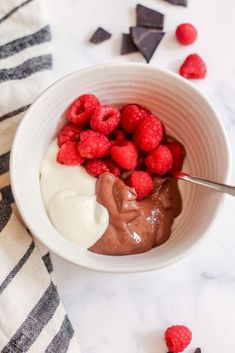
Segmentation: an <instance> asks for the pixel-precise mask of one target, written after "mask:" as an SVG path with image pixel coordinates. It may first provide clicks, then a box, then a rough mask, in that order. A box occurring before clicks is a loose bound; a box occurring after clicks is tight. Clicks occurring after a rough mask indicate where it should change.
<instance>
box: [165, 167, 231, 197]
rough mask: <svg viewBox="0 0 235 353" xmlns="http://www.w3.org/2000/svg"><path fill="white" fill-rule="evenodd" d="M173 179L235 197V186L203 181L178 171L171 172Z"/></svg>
mask: <svg viewBox="0 0 235 353" xmlns="http://www.w3.org/2000/svg"><path fill="white" fill-rule="evenodd" d="M171 177H173V178H176V179H180V180H184V181H187V182H189V183H193V184H198V185H201V186H205V187H207V188H210V189H213V190H215V191H219V192H223V193H225V194H229V195H232V196H235V186H231V185H225V184H220V183H216V182H214V181H210V180H206V179H201V178H198V177H195V176H191V175H189V174H186V173H183V172H177V171H173V172H171Z"/></svg>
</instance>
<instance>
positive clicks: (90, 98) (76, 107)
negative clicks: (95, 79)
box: [67, 94, 100, 125]
mask: <svg viewBox="0 0 235 353" xmlns="http://www.w3.org/2000/svg"><path fill="white" fill-rule="evenodd" d="M99 105H100V102H99V100H98V98H97V97H96V96H94V95H93V94H84V95H82V96H80V97H78V98H77V99H76V100H75V101H74V102H73V103H72V104H71V105H70V107H69V108H68V111H67V120H68V121H71V122H72V123H74V124H77V125H85V124H87V123H89V121H90V120H91V116H92V114H93V112H94V110H95V108H97V107H98V106H99Z"/></svg>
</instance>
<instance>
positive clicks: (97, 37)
mask: <svg viewBox="0 0 235 353" xmlns="http://www.w3.org/2000/svg"><path fill="white" fill-rule="evenodd" d="M111 37H112V34H111V33H109V32H107V31H106V30H105V29H103V28H102V27H99V28H97V30H96V31H95V33H93V35H92V36H91V39H90V42H91V43H93V44H99V43H102V42H104V41H105V40H107V39H109V38H111Z"/></svg>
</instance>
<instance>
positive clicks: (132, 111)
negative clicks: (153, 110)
mask: <svg viewBox="0 0 235 353" xmlns="http://www.w3.org/2000/svg"><path fill="white" fill-rule="evenodd" d="M149 113H150V112H149V110H147V109H145V108H143V107H141V106H140V105H137V104H128V105H126V106H125V107H124V108H123V109H122V111H121V126H122V128H123V130H125V131H126V132H128V133H133V131H134V129H135V128H136V126H137V124H138V123H139V121H140V120H141V119H142V118H144V117H145V116H146V115H148V114H149Z"/></svg>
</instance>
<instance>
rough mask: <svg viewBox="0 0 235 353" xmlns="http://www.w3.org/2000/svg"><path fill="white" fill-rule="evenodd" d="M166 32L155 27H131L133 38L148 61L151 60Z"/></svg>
mask: <svg viewBox="0 0 235 353" xmlns="http://www.w3.org/2000/svg"><path fill="white" fill-rule="evenodd" d="M164 34H165V33H164V32H159V31H157V30H155V29H147V28H143V27H131V36H132V40H133V42H134V43H135V45H136V46H137V48H138V49H139V51H140V52H141V54H142V55H143V56H144V58H145V60H146V61H147V63H149V61H150V60H151V58H152V56H153V54H154V52H155V50H156V49H157V47H158V45H159V43H160V42H161V40H162V38H163V36H164Z"/></svg>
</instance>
